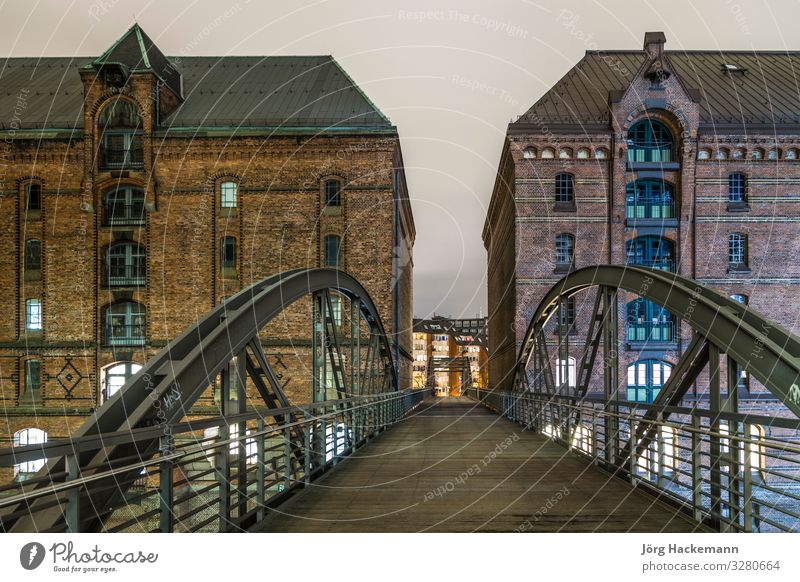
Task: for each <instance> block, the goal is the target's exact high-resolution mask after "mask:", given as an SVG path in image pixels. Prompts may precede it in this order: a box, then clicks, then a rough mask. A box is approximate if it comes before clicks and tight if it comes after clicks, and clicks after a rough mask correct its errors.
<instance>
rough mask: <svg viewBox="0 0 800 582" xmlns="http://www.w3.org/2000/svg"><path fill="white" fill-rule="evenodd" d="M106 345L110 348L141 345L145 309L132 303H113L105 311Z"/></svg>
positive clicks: (142, 341) (143, 338)
mask: <svg viewBox="0 0 800 582" xmlns="http://www.w3.org/2000/svg"><path fill="white" fill-rule="evenodd" d="M105 326H106V327H105V329H106V334H105V335H106V343H107V344H108V345H110V346H128V345H141V344H143V343H144V341H145V329H146V328H145V309H144V306H143V305H141V304H140V303H136V302H134V301H121V302H119V303H113V304H111V305H109V306H108V307H106V310H105Z"/></svg>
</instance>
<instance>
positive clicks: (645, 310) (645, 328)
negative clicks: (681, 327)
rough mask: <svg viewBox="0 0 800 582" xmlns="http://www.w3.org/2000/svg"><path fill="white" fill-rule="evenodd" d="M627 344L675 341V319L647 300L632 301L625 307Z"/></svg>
mask: <svg viewBox="0 0 800 582" xmlns="http://www.w3.org/2000/svg"><path fill="white" fill-rule="evenodd" d="M627 315H628V321H627V327H626V330H627V339H628V341H629V342H649V343H657V342H671V341H673V340H674V339H675V319H674V316H673V315H672V313H670V312H669V311H668V310H667V309H665V308H664V307H662V306H660V305H658V304H656V303H653V302H652V301H650V300H649V299H643V298H639V299H634V300H633V301H631V302H630V303H628V305H627Z"/></svg>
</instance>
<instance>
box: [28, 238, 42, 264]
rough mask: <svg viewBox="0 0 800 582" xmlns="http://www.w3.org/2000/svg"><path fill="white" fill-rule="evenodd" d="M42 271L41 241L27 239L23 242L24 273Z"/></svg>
mask: <svg viewBox="0 0 800 582" xmlns="http://www.w3.org/2000/svg"><path fill="white" fill-rule="evenodd" d="M41 269H42V241H40V240H38V239H33V238H32V239H28V240H26V241H25V271H26V272H27V271H40V270H41Z"/></svg>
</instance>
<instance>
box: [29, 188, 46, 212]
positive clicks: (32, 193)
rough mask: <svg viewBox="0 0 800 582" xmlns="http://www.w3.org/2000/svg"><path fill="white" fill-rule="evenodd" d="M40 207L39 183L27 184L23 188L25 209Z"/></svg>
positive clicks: (40, 189) (40, 193)
mask: <svg viewBox="0 0 800 582" xmlns="http://www.w3.org/2000/svg"><path fill="white" fill-rule="evenodd" d="M41 209H42V186H41V185H40V184H28V186H27V188H26V190H25V210H41Z"/></svg>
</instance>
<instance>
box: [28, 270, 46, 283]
mask: <svg viewBox="0 0 800 582" xmlns="http://www.w3.org/2000/svg"><path fill="white" fill-rule="evenodd" d="M24 280H25V281H41V280H42V270H41V269H25V276H24Z"/></svg>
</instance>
